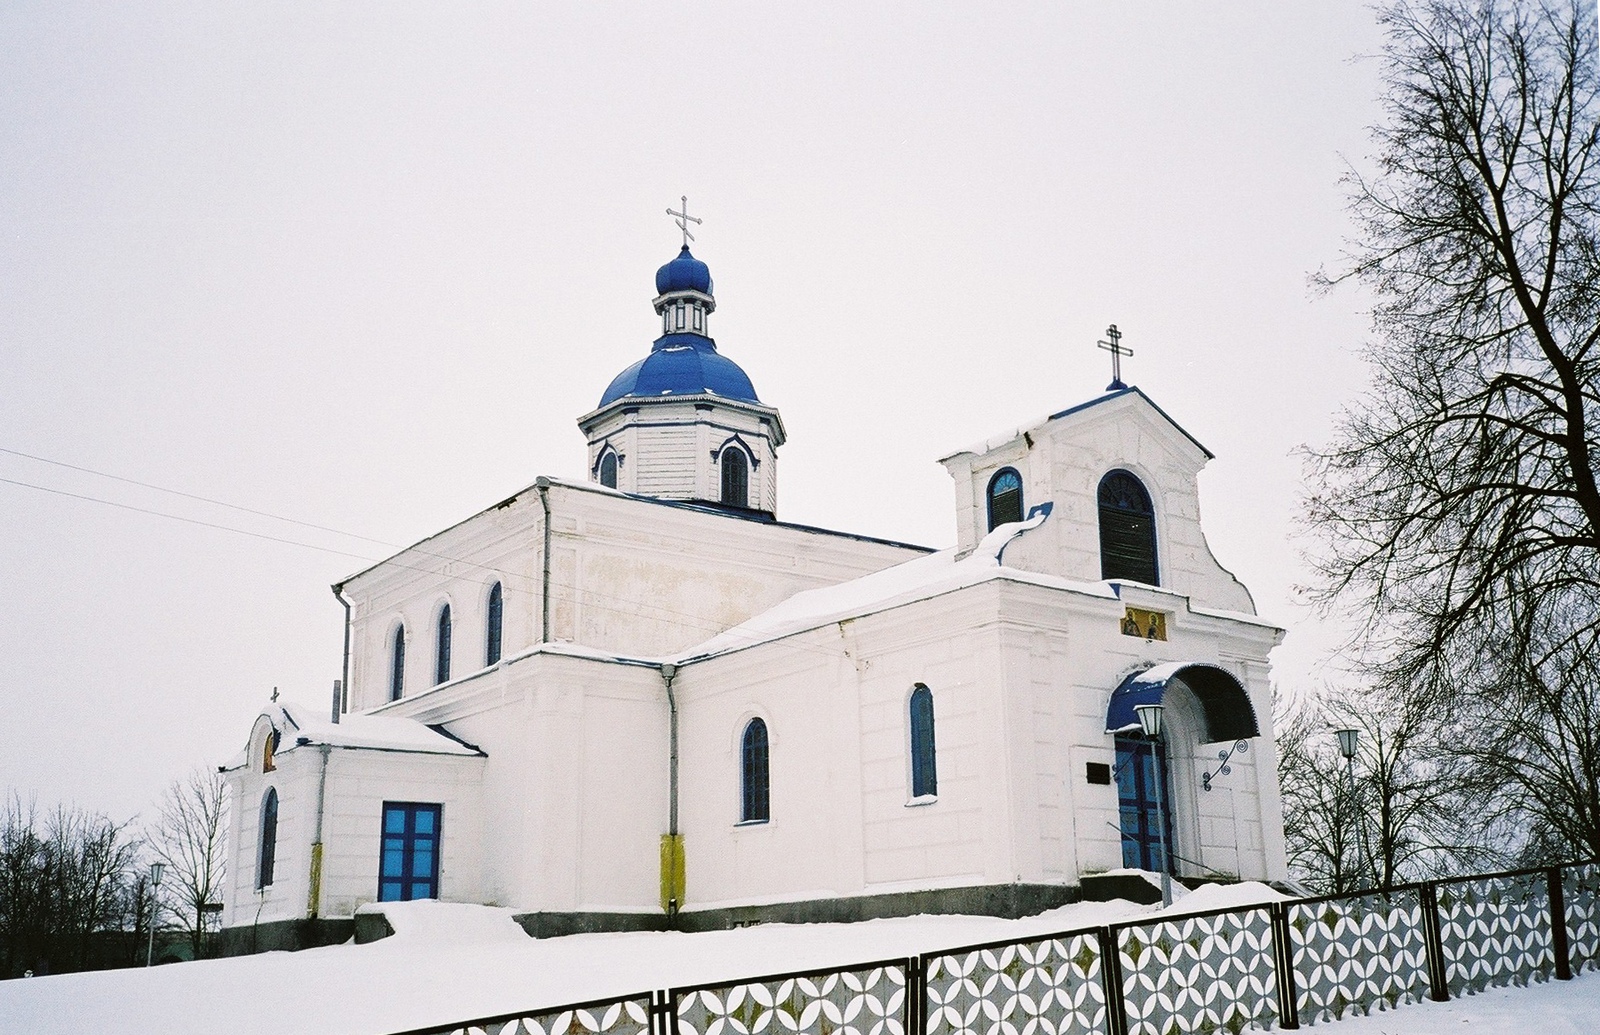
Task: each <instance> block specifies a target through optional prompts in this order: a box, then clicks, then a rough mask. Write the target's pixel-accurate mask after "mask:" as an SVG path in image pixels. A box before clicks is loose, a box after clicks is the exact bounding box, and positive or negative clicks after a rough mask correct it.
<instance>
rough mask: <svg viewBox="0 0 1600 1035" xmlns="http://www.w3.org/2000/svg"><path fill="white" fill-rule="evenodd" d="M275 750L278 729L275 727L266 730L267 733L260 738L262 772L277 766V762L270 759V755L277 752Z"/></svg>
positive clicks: (276, 747) (269, 770)
mask: <svg viewBox="0 0 1600 1035" xmlns="http://www.w3.org/2000/svg"><path fill="white" fill-rule="evenodd" d="M277 751H278V731H277V730H276V729H270V730H268V731H267V735H266V736H265V737H264V738H262V742H261V771H262V772H263V773H270V772H272V771H273V770H274V769H276V768H278V765H277V763H276V762H274V761H273V759H272V756H273V755H275V754H277Z"/></svg>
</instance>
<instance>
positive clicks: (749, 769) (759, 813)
mask: <svg viewBox="0 0 1600 1035" xmlns="http://www.w3.org/2000/svg"><path fill="white" fill-rule="evenodd" d="M739 756H740V767H739V769H740V772H739V776H740V785H741V788H742V791H743V793H742V795H741V800H740V805H739V822H741V823H765V822H766V821H767V820H768V819H770V818H771V815H772V812H771V802H770V792H771V785H770V784H769V783H768V779H767V775H768V774H767V724H766V723H765V722H762V721H761V720H760V719H751V720H750V723H749V725H747V726H745V728H744V739H743V743H742V745H741V750H740V752H739Z"/></svg>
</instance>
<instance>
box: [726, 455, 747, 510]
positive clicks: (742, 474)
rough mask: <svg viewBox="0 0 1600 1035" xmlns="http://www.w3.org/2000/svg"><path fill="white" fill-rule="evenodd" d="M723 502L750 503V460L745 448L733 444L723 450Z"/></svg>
mask: <svg viewBox="0 0 1600 1035" xmlns="http://www.w3.org/2000/svg"><path fill="white" fill-rule="evenodd" d="M722 502H724V503H726V504H727V505H728V506H730V507H748V506H749V505H750V461H749V460H747V459H745V455H744V450H742V449H736V448H734V447H733V446H729V447H727V448H726V449H724V450H723V451H722Z"/></svg>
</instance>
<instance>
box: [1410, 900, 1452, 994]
mask: <svg viewBox="0 0 1600 1035" xmlns="http://www.w3.org/2000/svg"><path fill="white" fill-rule="evenodd" d="M1417 897H1418V898H1420V899H1421V900H1422V940H1423V941H1424V942H1425V943H1426V944H1427V947H1428V984H1429V985H1430V986H1432V993H1433V995H1432V998H1433V1001H1434V1002H1436V1003H1443V1002H1448V1001H1449V1000H1450V976H1449V974H1448V973H1447V972H1446V971H1445V963H1444V935H1443V934H1442V933H1441V932H1440V930H1439V889H1438V887H1437V886H1436V885H1434V884H1431V883H1430V884H1424V885H1422V886H1421V887H1420V888H1418V889H1417Z"/></svg>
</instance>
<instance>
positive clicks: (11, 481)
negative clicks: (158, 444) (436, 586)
mask: <svg viewBox="0 0 1600 1035" xmlns="http://www.w3.org/2000/svg"><path fill="white" fill-rule="evenodd" d="M0 482H4V483H5V484H7V485H16V486H20V487H21V488H24V489H33V490H35V491H37V492H48V493H53V494H54V495H57V496H70V497H71V498H72V499H75V500H83V501H84V502H86V503H99V504H102V505H104V506H107V507H116V508H118V509H120V510H132V511H136V512H137V513H140V514H151V515H154V516H155V517H162V518H167V519H168V520H171V521H182V522H184V523H185V524H190V525H203V526H205V527H206V528H216V529H220V530H222V531H224V532H232V533H234V534H235V535H247V536H250V537H251V538H252V539H265V540H267V541H268V542H273V543H283V544H284V545H286V546H298V547H301V548H302V549H306V550H319V551H321V552H322V553H332V554H338V555H339V556H341V557H354V558H355V559H356V560H360V561H371V560H372V558H370V557H367V556H365V555H363V554H359V553H351V552H350V551H348V550H335V549H333V548H332V547H330V546H317V545H315V544H313V543H302V542H300V541H299V540H296V539H284V538H281V537H279V536H275V535H267V534H266V533H265V532H251V531H247V530H246V529H243V528H234V527H233V526H231V525H219V524H217V523H216V522H214V521H202V520H200V519H199V518H191V517H184V516H182V515H181V514H168V513H167V512H166V511H164V510H151V509H150V508H149V507H136V506H134V505H133V504H131V503H118V502H117V501H115V500H108V499H101V498H100V497H99V496H85V495H83V494H82V493H78V492H68V491H67V490H65V489H52V488H49V487H48V486H44V485H34V484H33V483H32V482H19V481H17V480H16V479H15V478H0Z"/></svg>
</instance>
